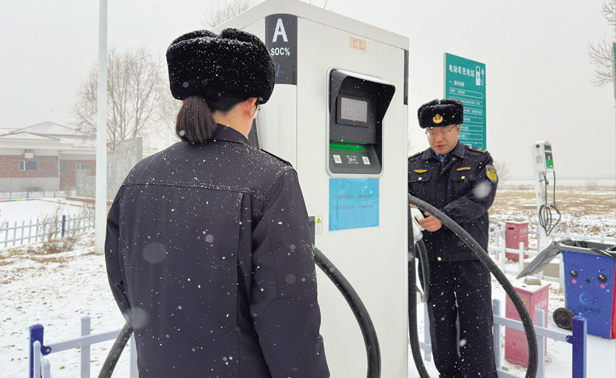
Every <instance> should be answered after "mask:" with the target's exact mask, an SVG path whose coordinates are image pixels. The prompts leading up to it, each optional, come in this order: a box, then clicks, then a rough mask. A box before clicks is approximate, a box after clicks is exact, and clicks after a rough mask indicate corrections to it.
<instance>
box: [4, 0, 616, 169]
mask: <svg viewBox="0 0 616 378" xmlns="http://www.w3.org/2000/svg"><path fill="white" fill-rule="evenodd" d="M312 3H313V4H314V5H317V6H321V7H322V6H323V5H324V3H325V0H313V1H312ZM207 4H208V1H204V0H201V1H196V0H173V1H171V0H131V1H119V0H110V1H109V46H116V47H119V48H130V47H136V46H146V47H148V48H151V49H153V50H154V51H157V52H159V53H160V56H161V59H162V57H163V56H164V52H165V50H166V49H167V46H168V45H169V43H170V42H171V41H172V40H173V39H174V38H176V37H177V36H179V35H181V34H182V33H185V32H187V31H191V30H195V29H200V28H203V21H202V18H203V13H204V12H206V11H207ZM602 4H603V0H584V1H580V0H561V1H537V0H518V1H515V2H504V1H494V0H491V1H490V0H466V1H462V0H448V1H445V0H436V1H435V0H431V1H427V0H422V1H417V0H413V1H399V0H379V1H367V0H328V2H327V7H328V8H330V9H331V10H332V11H333V12H335V13H339V14H342V15H344V16H347V17H351V18H354V19H357V20H359V21H362V22H365V23H369V24H372V25H375V26H377V27H380V28H383V29H386V30H390V31H393V32H395V33H398V34H401V35H404V36H406V37H408V38H409V40H410V71H409V72H410V78H409V80H410V82H409V87H410V98H409V113H410V116H409V129H411V130H412V132H411V143H412V145H411V149H412V150H414V151H419V150H421V149H424V148H426V147H427V142H426V138H425V136H424V135H423V134H422V131H421V130H420V129H419V127H418V126H417V118H416V109H417V108H418V107H419V106H420V105H421V104H423V103H425V102H427V101H429V100H431V99H434V98H442V97H443V53H444V52H448V53H451V54H454V55H459V56H462V57H465V58H468V59H472V60H476V61H479V62H482V63H485V64H486V84H487V134H488V137H487V149H488V150H489V151H490V152H491V153H492V155H493V157H494V158H495V160H498V161H502V162H505V163H506V164H507V166H508V167H509V170H510V174H511V175H512V176H519V177H522V176H526V177H529V176H530V175H531V174H532V171H531V163H530V145H531V144H532V143H533V142H535V141H538V140H549V141H551V142H552V144H553V150H554V160H555V167H556V171H557V175H558V176H559V177H561V178H592V177H595V178H596V177H605V178H614V177H615V176H616V152H615V147H616V134H615V129H616V128H615V124H616V123H615V113H614V103H615V101H614V89H613V88H612V87H611V86H606V87H604V88H596V87H593V86H592V85H591V84H590V79H591V78H592V72H593V66H591V65H590V63H589V61H588V57H587V50H588V43H589V42H591V41H592V42H596V41H598V40H599V39H601V38H603V37H608V38H611V36H612V35H613V33H614V31H612V30H610V28H609V27H608V25H607V24H606V22H605V19H604V18H603V16H602V15H601V13H600V9H601V5H602ZM97 41H98V1H96V0H90V1H84V0H57V1H50V0H29V1H10V0H0V115H1V118H0V128H21V127H26V126H30V125H33V124H37V123H41V122H45V121H51V122H55V123H59V124H64V125H67V124H68V123H69V121H70V117H69V113H68V109H69V107H70V105H71V104H72V103H73V102H74V100H75V93H76V91H77V88H78V86H79V83H80V82H81V81H82V80H84V78H85V76H86V73H87V72H88V70H89V68H90V67H91V65H92V62H93V61H95V60H96V58H97V43H98V42H97Z"/></svg>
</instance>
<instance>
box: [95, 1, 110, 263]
mask: <svg viewBox="0 0 616 378" xmlns="http://www.w3.org/2000/svg"><path fill="white" fill-rule="evenodd" d="M98 9H99V10H98V93H97V100H98V104H97V107H98V113H97V115H98V117H97V124H96V202H95V208H96V210H95V225H94V229H95V235H96V237H95V244H94V249H95V253H97V254H101V255H102V254H103V253H104V252H105V228H106V227H105V224H106V219H107V0H99V8H98Z"/></svg>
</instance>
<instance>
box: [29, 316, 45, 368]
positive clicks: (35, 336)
mask: <svg viewBox="0 0 616 378" xmlns="http://www.w3.org/2000/svg"><path fill="white" fill-rule="evenodd" d="M43 331H44V327H43V326H42V325H40V324H35V325H33V326H30V378H35V377H34V342H35V341H38V342H40V343H41V346H42V345H43ZM36 378H39V377H36Z"/></svg>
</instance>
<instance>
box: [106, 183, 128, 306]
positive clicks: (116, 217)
mask: <svg viewBox="0 0 616 378" xmlns="http://www.w3.org/2000/svg"><path fill="white" fill-rule="evenodd" d="M118 199H119V195H118V197H116V200H115V201H114V203H113V205H112V206H111V210H110V211H109V215H108V216H107V233H106V237H105V263H106V265H107V279H108V280H109V286H110V288H111V292H112V293H113V297H114V298H115V300H116V303H117V304H118V307H120V310H121V311H122V314H123V315H124V316H125V318H127V314H129V311H130V304H129V302H128V298H127V297H126V290H125V288H124V279H123V278H122V269H121V268H120V263H121V261H120V258H121V257H120V227H119V224H120V204H119V203H120V201H119V200H118Z"/></svg>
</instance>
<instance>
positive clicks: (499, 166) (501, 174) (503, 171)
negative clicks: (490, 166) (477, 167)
mask: <svg viewBox="0 0 616 378" xmlns="http://www.w3.org/2000/svg"><path fill="white" fill-rule="evenodd" d="M494 168H496V172H497V174H498V179H499V181H502V180H507V179H508V178H509V175H510V172H509V166H508V165H507V163H506V162H504V161H501V160H494Z"/></svg>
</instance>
